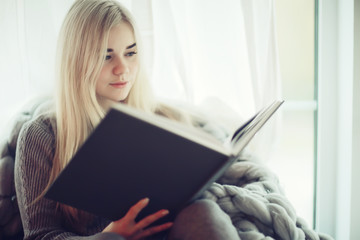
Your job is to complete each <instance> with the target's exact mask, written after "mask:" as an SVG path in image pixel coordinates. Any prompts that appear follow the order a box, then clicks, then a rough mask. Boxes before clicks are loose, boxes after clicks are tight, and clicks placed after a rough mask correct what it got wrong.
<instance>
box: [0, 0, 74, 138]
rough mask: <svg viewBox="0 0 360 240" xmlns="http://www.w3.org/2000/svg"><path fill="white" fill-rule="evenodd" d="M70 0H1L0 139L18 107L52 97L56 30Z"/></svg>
mask: <svg viewBox="0 0 360 240" xmlns="http://www.w3.org/2000/svg"><path fill="white" fill-rule="evenodd" d="M72 2H73V0H62V1H49V0H36V1H26V0H1V2H0V32H1V38H0V115H1V118H0V139H1V138H2V137H4V135H5V134H6V131H7V130H8V129H7V128H6V126H7V124H11V123H9V122H10V121H11V116H13V115H14V114H15V113H16V112H17V111H18V110H19V108H20V107H21V106H22V105H24V104H25V103H26V101H28V100H29V99H31V98H33V97H35V96H37V95H39V94H51V93H52V88H53V83H54V76H53V69H54V59H55V50H56V41H57V35H58V31H59V29H60V25H61V23H62V20H63V18H64V16H65V14H66V12H67V11H68V9H69V7H70V5H71V4H72Z"/></svg>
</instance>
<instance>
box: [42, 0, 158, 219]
mask: <svg viewBox="0 0 360 240" xmlns="http://www.w3.org/2000/svg"><path fill="white" fill-rule="evenodd" d="M121 22H127V23H128V24H129V25H130V26H131V27H132V29H133V32H134V36H135V41H136V44H137V50H138V54H139V55H140V57H139V58H140V61H139V72H138V74H137V77H136V80H135V82H134V85H133V87H132V89H131V91H130V93H129V95H128V97H127V98H126V99H125V102H126V103H127V104H128V105H131V106H133V107H136V108H140V109H142V110H144V111H147V112H154V111H155V109H156V103H155V101H154V100H153V97H152V94H151V91H150V87H149V83H148V80H147V79H146V74H145V72H144V67H143V64H142V62H141V42H140V38H139V33H138V30H137V27H136V25H135V22H134V20H133V18H132V16H131V14H130V13H129V12H128V11H127V10H126V8H124V7H123V6H121V5H120V4H119V3H118V2H117V1H113V0H77V1H75V3H74V4H73V6H72V7H71V8H70V10H69V12H68V14H67V15H66V18H65V20H64V22H63V25H62V28H61V30H60V35H59V40H58V50H57V84H58V85H57V94H56V100H55V103H56V109H55V116H56V132H57V134H56V150H55V156H54V161H53V168H52V172H51V175H50V180H49V185H50V184H51V182H53V180H54V179H55V178H56V176H57V175H58V174H59V173H60V171H61V170H62V169H63V168H64V167H65V166H66V165H67V163H68V162H69V161H70V159H71V158H72V157H73V155H74V154H75V152H76V151H77V150H78V148H79V147H80V145H81V144H82V143H83V142H84V141H85V139H86V138H87V137H88V135H89V134H90V133H91V131H92V130H93V129H94V128H95V126H96V125H97V124H98V123H99V122H100V120H101V119H102V118H103V117H104V115H105V113H106V109H104V108H103V107H102V106H101V105H100V103H99V101H98V98H97V96H96V81H97V79H98V77H99V74H100V71H101V69H102V66H103V62H104V58H105V55H106V50H107V43H108V37H109V32H110V29H111V28H113V27H115V26H117V25H118V24H120V23H121ZM49 185H48V187H49ZM48 187H47V188H48ZM47 188H46V189H47ZM59 206H60V208H61V209H62V210H63V212H64V213H65V215H66V216H67V217H69V218H70V220H71V219H72V220H78V217H79V216H80V212H79V211H78V210H76V209H73V208H70V207H67V206H64V205H59Z"/></svg>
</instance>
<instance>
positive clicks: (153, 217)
mask: <svg viewBox="0 0 360 240" xmlns="http://www.w3.org/2000/svg"><path fill="white" fill-rule="evenodd" d="M167 214H169V211H168V210H165V209H163V210H160V211H158V212H156V213H154V214H151V215H149V216H147V217H145V218H144V219H142V220H141V221H139V222H138V223H137V224H136V226H135V229H136V230H141V229H144V228H146V227H147V226H149V225H150V224H152V223H153V222H155V221H156V220H158V219H160V218H162V217H164V216H166V215H167Z"/></svg>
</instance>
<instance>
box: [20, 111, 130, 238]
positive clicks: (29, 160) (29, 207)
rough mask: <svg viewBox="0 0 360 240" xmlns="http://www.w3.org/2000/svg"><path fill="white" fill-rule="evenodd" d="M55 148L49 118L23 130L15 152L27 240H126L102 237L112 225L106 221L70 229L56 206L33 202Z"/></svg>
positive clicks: (46, 176) (108, 235)
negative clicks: (106, 228) (103, 231)
mask: <svg viewBox="0 0 360 240" xmlns="http://www.w3.org/2000/svg"><path fill="white" fill-rule="evenodd" d="M54 147H55V134H54V128H53V124H52V123H51V121H50V120H49V118H45V117H44V116H39V117H37V118H36V119H34V120H32V121H30V122H28V123H26V124H25V125H24V126H23V128H22V130H21V132H20V135H19V139H18V147H17V151H16V161H15V186H16V194H17V199H18V205H19V210H20V215H21V218H22V222H23V228H24V239H40V238H41V239H44V240H45V239H74V240H75V239H119V240H123V239H124V238H122V237H121V236H119V235H117V234H112V233H101V231H102V230H103V229H104V228H105V227H106V226H107V225H108V224H109V221H107V220H104V219H101V218H98V217H89V219H88V221H83V222H81V224H77V225H69V224H66V222H63V221H61V219H64V218H63V217H61V216H60V213H59V211H57V210H56V202H54V201H52V200H49V199H46V198H41V199H40V200H39V201H35V202H33V201H34V200H35V199H36V198H37V197H38V196H39V195H40V194H41V193H42V191H43V190H44V188H45V187H46V185H47V183H48V180H49V176H50V171H51V167H52V159H53V156H54V151H55V149H54ZM99 232H100V233H99ZM80 236H88V237H80Z"/></svg>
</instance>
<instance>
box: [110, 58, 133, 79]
mask: <svg viewBox="0 0 360 240" xmlns="http://www.w3.org/2000/svg"><path fill="white" fill-rule="evenodd" d="M128 71H129V67H128V65H127V64H126V62H125V60H124V59H121V58H119V57H118V58H117V59H116V61H115V65H114V68H113V73H114V74H115V75H122V74H124V73H127V72H128Z"/></svg>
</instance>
